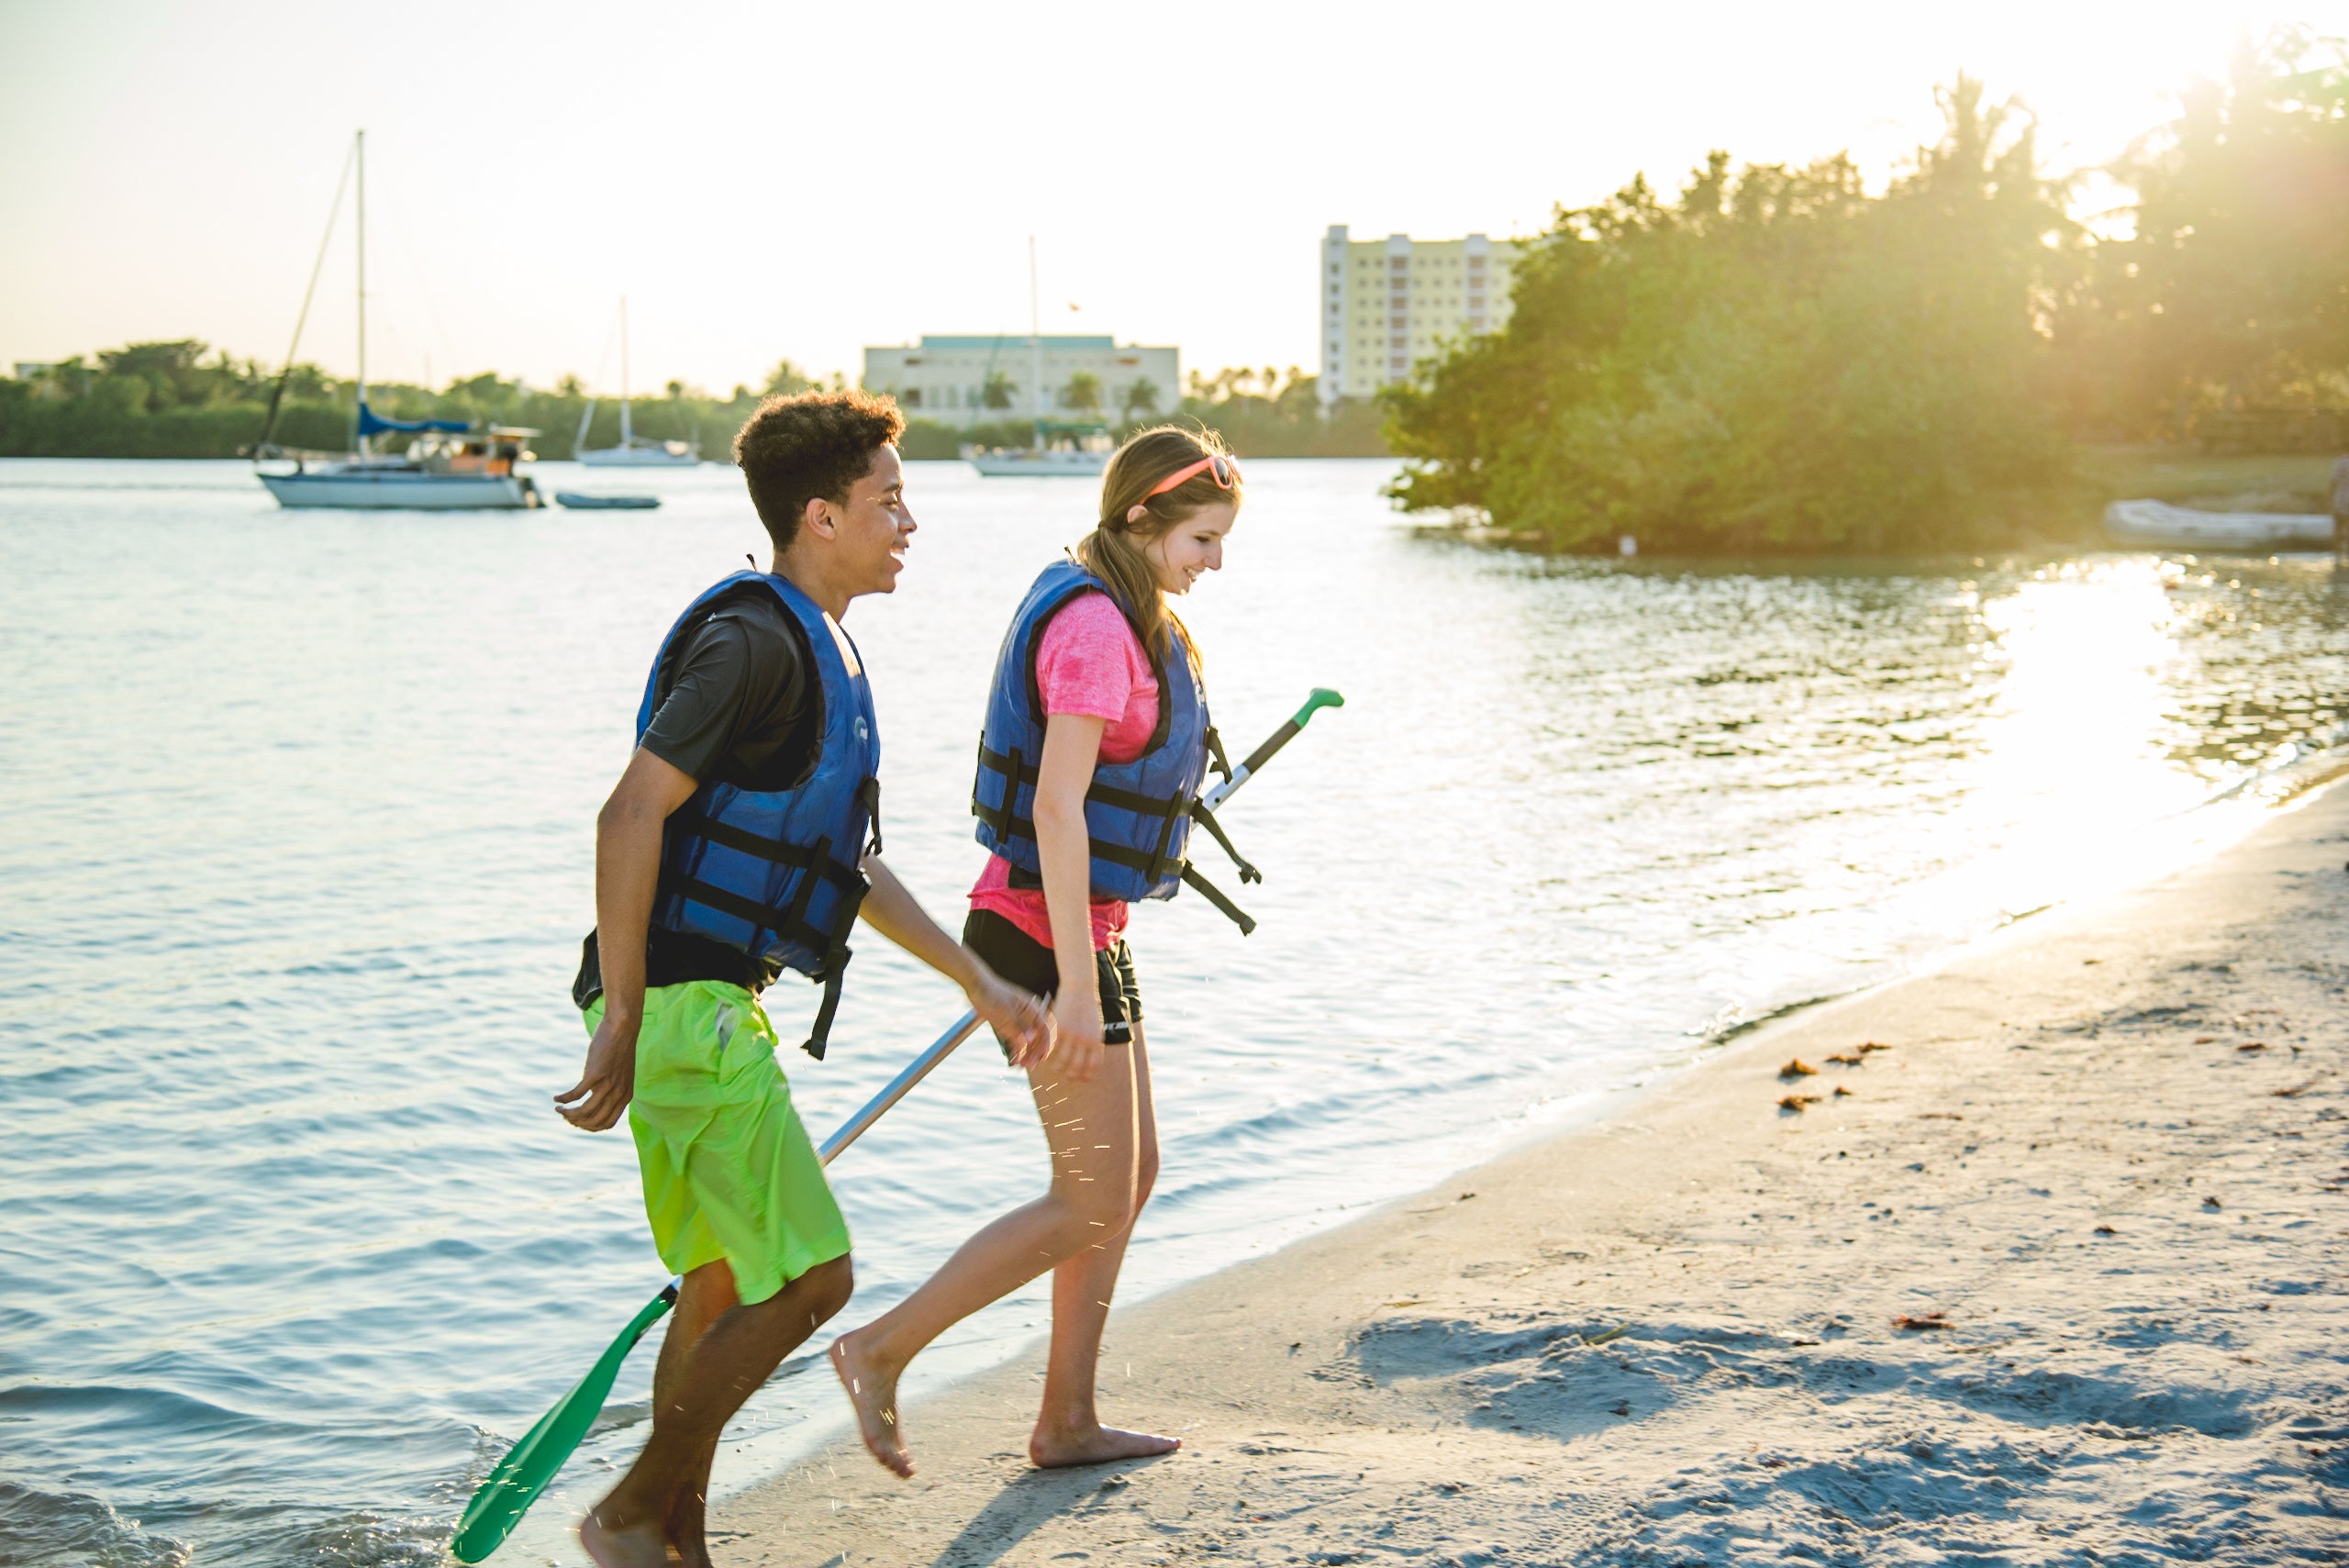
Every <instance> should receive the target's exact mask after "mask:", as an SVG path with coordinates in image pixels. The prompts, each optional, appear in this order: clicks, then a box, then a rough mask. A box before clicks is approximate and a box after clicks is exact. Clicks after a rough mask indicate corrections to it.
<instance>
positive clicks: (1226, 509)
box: [1142, 501, 1240, 594]
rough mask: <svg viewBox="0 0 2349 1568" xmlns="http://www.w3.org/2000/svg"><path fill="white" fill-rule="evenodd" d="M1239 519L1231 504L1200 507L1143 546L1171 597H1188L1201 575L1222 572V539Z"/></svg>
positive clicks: (1147, 558) (1152, 566) (1146, 557)
mask: <svg viewBox="0 0 2349 1568" xmlns="http://www.w3.org/2000/svg"><path fill="white" fill-rule="evenodd" d="M1239 520H1240V508H1239V507H1237V506H1233V505H1232V504H1231V503H1230V502H1229V501H1218V502H1215V503H1214V504H1212V505H1210V506H1202V507H1200V508H1199V509H1198V510H1197V511H1196V512H1194V513H1192V514H1191V515H1190V516H1189V517H1186V518H1184V519H1183V520H1182V521H1181V522H1179V523H1177V524H1175V526H1174V527H1173V528H1169V529H1167V530H1166V531H1165V532H1164V533H1163V534H1161V535H1159V536H1158V537H1157V538H1156V539H1152V540H1151V541H1150V543H1148V544H1146V545H1144V546H1143V547H1142V556H1143V558H1144V559H1145V560H1147V561H1148V562H1150V569H1151V571H1152V572H1153V573H1156V574H1157V577H1158V585H1159V586H1160V587H1161V588H1163V589H1164V590H1165V591H1166V592H1168V593H1170V594H1187V593H1189V592H1190V591H1191V584H1194V583H1196V582H1197V581H1198V580H1199V573H1202V572H1220V571H1222V570H1223V536H1224V535H1226V534H1228V533H1230V531H1231V525H1232V524H1233V523H1235V522H1238V521H1239Z"/></svg>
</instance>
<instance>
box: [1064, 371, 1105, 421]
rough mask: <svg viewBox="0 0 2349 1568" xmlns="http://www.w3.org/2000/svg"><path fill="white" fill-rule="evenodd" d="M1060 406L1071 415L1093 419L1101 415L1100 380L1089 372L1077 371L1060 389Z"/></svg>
mask: <svg viewBox="0 0 2349 1568" xmlns="http://www.w3.org/2000/svg"><path fill="white" fill-rule="evenodd" d="M1061 406H1062V407H1063V408H1066V409H1068V410H1069V411H1070V412H1072V413H1076V414H1086V415H1090V416H1092V417H1095V418H1098V417H1100V415H1101V378H1100V377H1099V376H1097V375H1095V374H1094V373H1092V372H1091V371H1078V372H1077V373H1075V374H1074V375H1072V376H1070V377H1069V378H1068V384H1067V385H1065V386H1063V387H1062V388H1061Z"/></svg>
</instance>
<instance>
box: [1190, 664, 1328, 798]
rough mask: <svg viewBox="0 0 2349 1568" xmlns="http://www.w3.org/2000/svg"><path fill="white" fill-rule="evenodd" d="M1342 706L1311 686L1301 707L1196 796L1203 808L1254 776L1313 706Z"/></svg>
mask: <svg viewBox="0 0 2349 1568" xmlns="http://www.w3.org/2000/svg"><path fill="white" fill-rule="evenodd" d="M1343 706H1346V699H1345V698H1343V697H1341V696H1340V695H1338V694H1337V693H1335V692H1333V691H1331V690H1330V688H1329V687H1327V686H1316V687H1314V688H1313V695H1310V696H1308V697H1307V698H1306V699H1305V706H1303V707H1301V708H1298V709H1297V711H1296V712H1295V713H1293V714H1291V715H1290V716H1289V717H1287V718H1286V719H1284V720H1282V721H1281V727H1280V728H1278V729H1275V730H1274V731H1273V732H1272V733H1271V734H1270V735H1267V736H1265V737H1264V744H1262V745H1260V746H1258V747H1257V748H1256V749H1255V750H1254V751H1251V752H1249V753H1248V760H1247V761H1246V762H1241V764H1240V765H1239V766H1238V767H1236V768H1234V769H1232V770H1231V776H1230V778H1228V779H1226V780H1224V781H1223V782H1222V783H1221V784H1217V785H1216V786H1215V787H1214V788H1213V789H1210V790H1209V791H1208V792H1207V794H1205V795H1201V796H1200V797H1199V798H1200V800H1201V801H1202V802H1204V803H1205V804H1206V806H1207V808H1208V810H1209V811H1214V810H1217V809H1219V808H1220V807H1221V806H1222V805H1223V803H1224V802H1225V801H1227V800H1230V798H1231V797H1232V795H1234V794H1236V793H1237V792H1238V791H1239V788H1240V786H1241V784H1246V783H1247V782H1248V781H1249V780H1250V779H1252V778H1253V777H1255V776H1256V770H1257V769H1259V768H1261V767H1263V766H1264V764H1265V763H1266V762H1271V761H1272V760H1273V757H1274V755H1275V753H1276V752H1278V751H1280V749H1281V748H1282V747H1284V746H1286V745H1287V744H1288V743H1289V742H1290V741H1292V740H1296V739H1297V735H1298V733H1299V732H1300V731H1301V730H1303V729H1304V728H1305V726H1306V724H1307V722H1308V721H1309V720H1310V719H1311V718H1312V717H1313V715H1314V713H1315V711H1316V710H1318V709H1320V708H1325V707H1343Z"/></svg>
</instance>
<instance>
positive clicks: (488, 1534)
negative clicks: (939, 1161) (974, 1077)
mask: <svg viewBox="0 0 2349 1568" xmlns="http://www.w3.org/2000/svg"><path fill="white" fill-rule="evenodd" d="M1344 702H1345V698H1343V697H1341V696H1340V695H1338V694H1337V693H1335V692H1332V691H1326V690H1323V689H1320V688H1318V687H1317V688H1316V689H1315V691H1314V693H1313V695H1311V696H1310V697H1308V699H1307V700H1306V704H1305V706H1303V707H1301V708H1299V709H1297V713H1296V715H1295V716H1294V717H1290V718H1289V719H1288V720H1286V722H1285V723H1283V724H1282V725H1281V727H1280V728H1278V729H1275V730H1274V731H1273V733H1272V734H1271V736H1269V737H1268V738H1267V739H1266V740H1265V741H1264V744H1263V745H1261V746H1259V747H1257V748H1256V749H1255V750H1254V751H1252V752H1250V753H1249V754H1248V760H1247V761H1246V762H1242V763H1241V765H1240V766H1239V767H1238V768H1236V769H1234V770H1233V771H1232V775H1231V777H1230V778H1229V779H1227V780H1225V781H1224V782H1223V783H1222V784H1218V785H1217V786H1216V787H1215V788H1214V789H1213V790H1211V791H1209V792H1208V795H1207V796H1206V797H1205V799H1206V800H1207V803H1208V808H1209V809H1210V810H1212V809H1213V808H1214V807H1215V806H1220V805H1222V804H1223V803H1224V801H1226V800H1228V799H1230V796H1231V795H1232V793H1233V792H1234V791H1235V790H1237V789H1239V787H1240V786H1241V784H1246V783H1247V782H1248V780H1249V779H1250V778H1251V777H1252V776H1253V775H1254V773H1255V772H1256V770H1257V769H1259V768H1261V767H1263V766H1264V763H1265V762H1267V761H1269V760H1270V759H1271V758H1272V756H1273V754H1274V753H1275V752H1276V751H1279V750H1280V749H1281V748H1282V747H1284V746H1286V745H1287V744H1288V743H1289V741H1290V740H1294V739H1295V738H1296V736H1297V731H1298V730H1300V729H1302V728H1305V724H1306V721H1307V720H1308V719H1309V718H1311V717H1313V713H1314V710H1315V709H1316V708H1320V707H1335V706H1341V705H1342V704H1343V703H1344ZM978 1027H979V1015H978V1014H977V1013H975V1012H967V1011H966V1012H965V1013H963V1016H962V1017H961V1018H957V1019H955V1020H954V1021H953V1022H952V1024H950V1025H948V1026H947V1029H946V1032H945V1033H944V1034H941V1035H940V1036H939V1037H938V1038H937V1039H936V1040H932V1041H930V1047H929V1049H928V1050H926V1051H923V1052H922V1053H921V1054H920V1055H919V1056H917V1057H915V1058H914V1059H913V1060H912V1061H911V1062H907V1064H906V1066H905V1068H904V1070H903V1071H902V1072H900V1073H898V1074H897V1075H896V1077H894V1078H892V1079H890V1080H889V1082H888V1084H886V1085H885V1086H884V1087H883V1089H882V1090H881V1092H880V1093H879V1094H877V1095H874V1096H873V1098H871V1099H870V1100H867V1101H866V1102H865V1103H864V1106H863V1109H861V1110H859V1111H858V1112H857V1113H856V1114H855V1115H854V1116H852V1117H851V1118H848V1120H846V1121H844V1122H842V1123H841V1126H840V1129H839V1130H838V1131H836V1132H834V1133H833V1134H832V1135H831V1136H830V1137H829V1138H827V1139H826V1140H824V1142H823V1145H822V1147H820V1148H819V1149H818V1150H817V1151H816V1158H817V1160H818V1162H821V1163H823V1164H826V1165H829V1164H830V1163H831V1162H833V1161H834V1160H836V1159H838V1158H840V1155H841V1151H842V1150H844V1149H846V1148H847V1147H848V1146H849V1145H850V1144H852V1143H853V1142H855V1141H856V1140H858V1139H859V1138H862V1137H863V1136H864V1133H865V1131H866V1129H869V1128H871V1127H872V1125H873V1124H874V1122H876V1121H879V1120H880V1119H881V1118H882V1117H883V1115H885V1113H886V1112H887V1111H888V1109H889V1107H890V1106H894V1105H896V1103H897V1102H898V1101H899V1100H902V1099H904V1098H905V1097H906V1095H907V1094H909V1093H911V1092H912V1090H913V1086H914V1085H915V1084H918V1083H920V1082H921V1081H922V1080H923V1079H924V1078H927V1077H928V1076H930V1072H931V1070H932V1069H933V1068H935V1067H936V1066H937V1065H938V1064H939V1063H940V1062H943V1061H945V1060H946V1059H947V1058H948V1057H949V1056H951V1055H952V1054H953V1052H954V1048H955V1047H956V1046H958V1045H961V1044H962V1043H963V1041H964V1040H968V1039H970V1038H971V1036H972V1035H973V1034H974V1033H975V1032H976V1031H977V1029H978ZM684 1283H685V1282H684V1281H683V1280H671V1281H670V1282H669V1284H667V1285H666V1286H665V1287H663V1288H662V1292H661V1294H660V1295H658V1296H654V1297H653V1298H652V1299H651V1301H648V1302H646V1303H645V1304H644V1306H643V1307H642V1308H641V1309H640V1311H639V1312H638V1313H637V1315H636V1318H635V1320H634V1321H632V1322H630V1323H629V1326H628V1327H627V1328H626V1329H621V1330H620V1334H619V1337H618V1339H616V1340H613V1341H612V1342H611V1344H610V1345H609V1346H607V1348H606V1349H605V1351H604V1353H603V1355H602V1356H601V1357H600V1358H599V1359H598V1360H597V1362H596V1366H595V1367H594V1368H593V1369H592V1370H591V1371H590V1372H589V1373H588V1374H587V1375H586V1376H585V1377H584V1378H582V1379H581V1380H580V1381H579V1383H578V1385H576V1386H575V1387H573V1389H572V1390H571V1392H570V1393H569V1394H567V1395H565V1396H563V1397H562V1400H560V1401H559V1402H558V1403H557V1404H556V1406H555V1407H554V1408H553V1409H551V1410H550V1411H548V1412H547V1413H546V1415H545V1416H543V1417H541V1418H540V1420H539V1423H538V1425H537V1426H535V1427H533V1428H531V1429H530V1430H529V1432H528V1433H527V1434H525V1435H524V1437H523V1439H522V1440H521V1441H520V1442H518V1443H516V1444H515V1445H514V1447H513V1448H511V1449H509V1450H508V1451H507V1453H506V1456H505V1458H504V1459H503V1460H501V1461H500V1462H498V1465H497V1468H496V1469H495V1470H494V1471H493V1472H492V1473H491V1474H490V1477H489V1479H488V1480H487V1481H485V1482H484V1483H483V1484H482V1486H481V1488H480V1490H479V1491H477V1492H476V1493H475V1494H474V1495H473V1501H472V1503H471V1504H470V1505H469V1506H468V1507H466V1509H465V1513H464V1517H463V1518H462V1519H461V1520H459V1522H458V1529H457V1534H456V1539H455V1540H454V1541H453V1542H452V1546H453V1550H454V1553H455V1555H456V1557H457V1560H458V1561H459V1562H480V1561H481V1560H482V1559H483V1558H484V1557H486V1556H488V1555H489V1554H490V1553H491V1552H492V1551H495V1550H496V1549H497V1547H498V1545H499V1543H500V1542H502V1541H504V1540H505V1539H506V1537H507V1534H508V1532H510V1531H511V1530H512V1529H513V1528H514V1526H515V1524H516V1523H517V1522H518V1520H519V1519H520V1518H521V1517H522V1515H523V1513H524V1512H525V1511H526V1510H528V1509H529V1506H530V1505H531V1504H532V1503H533V1502H535V1501H536V1500H537V1499H538V1496H539V1494H540V1492H541V1491H542V1490H544V1489H545V1487H546V1485H547V1483H548V1482H550V1481H551V1480H553V1479H554V1475H555V1473H556V1472H557V1471H558V1470H560V1469H562V1462H563V1461H564V1460H566V1459H568V1458H569V1457H570V1456H571V1452H572V1451H573V1449H574V1448H576V1447H577V1446H578V1444H579V1440H580V1439H581V1438H583V1437H584V1436H585V1435H586V1431H587V1428H588V1426H589V1424H590V1423H591V1422H592V1421H593V1420H594V1419H595V1418H596V1414H597V1413H599V1412H600V1411H601V1409H602V1407H603V1401H604V1396H605V1395H606V1394H607V1392H608V1391H609V1390H610V1388H611V1385H612V1379H613V1377H614V1376H615V1375H616V1374H617V1373H618V1371H619V1365H620V1362H622V1361H623V1360H625V1359H626V1358H627V1356H628V1353H629V1351H631V1350H633V1349H634V1348H635V1346H636V1342H637V1341H638V1340H640V1339H642V1338H643V1337H644V1334H645V1331H646V1330H647V1329H651V1327H652V1325H653V1324H654V1323H655V1322H657V1321H659V1320H660V1318H662V1315H663V1314H665V1313H666V1312H667V1311H668V1310H669V1308H670V1307H672V1306H673V1305H674V1303H675V1301H676V1299H677V1292H678V1290H679V1288H680V1287H681V1286H682V1285H683V1284H684Z"/></svg>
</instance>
